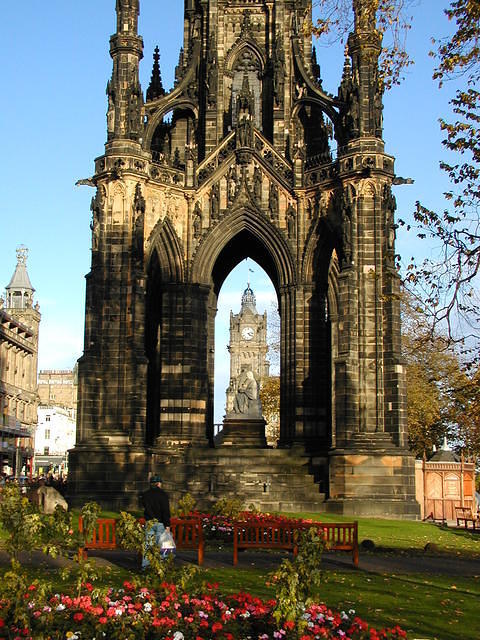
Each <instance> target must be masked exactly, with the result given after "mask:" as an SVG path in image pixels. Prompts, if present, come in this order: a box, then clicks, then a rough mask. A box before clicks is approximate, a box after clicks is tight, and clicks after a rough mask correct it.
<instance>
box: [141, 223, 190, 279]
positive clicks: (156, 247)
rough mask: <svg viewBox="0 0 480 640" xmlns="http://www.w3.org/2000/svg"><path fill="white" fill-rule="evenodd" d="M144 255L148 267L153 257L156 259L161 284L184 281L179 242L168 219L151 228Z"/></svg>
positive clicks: (181, 252)
mask: <svg viewBox="0 0 480 640" xmlns="http://www.w3.org/2000/svg"><path fill="white" fill-rule="evenodd" d="M146 254H147V259H146V263H147V265H149V266H150V265H151V264H152V262H153V257H154V256H155V257H156V260H157V261H158V270H159V272H160V274H161V280H162V282H183V281H184V279H185V271H184V264H183V251H182V246H181V241H180V240H179V238H178V236H177V234H176V232H175V229H174V227H173V225H172V223H171V221H170V219H169V218H164V220H163V221H161V222H159V223H158V224H157V225H156V226H155V227H154V228H153V231H152V233H151V234H150V238H149V240H148V246H147V252H146ZM148 270H149V269H148V268H147V271H148Z"/></svg>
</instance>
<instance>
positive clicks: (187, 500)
mask: <svg viewBox="0 0 480 640" xmlns="http://www.w3.org/2000/svg"><path fill="white" fill-rule="evenodd" d="M196 503H197V501H196V500H195V498H194V497H193V496H192V495H191V494H190V493H186V494H185V495H184V496H182V497H181V498H180V500H179V501H178V504H177V505H176V507H174V508H173V509H172V515H174V516H188V515H189V514H190V513H192V511H194V509H195V505H196Z"/></svg>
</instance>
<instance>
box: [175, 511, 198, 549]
mask: <svg viewBox="0 0 480 640" xmlns="http://www.w3.org/2000/svg"><path fill="white" fill-rule="evenodd" d="M170 529H171V531H172V536H173V539H174V540H175V544H176V545H177V547H178V548H179V549H197V548H198V547H199V546H200V545H203V528H202V522H201V520H199V519H198V518H171V520H170Z"/></svg>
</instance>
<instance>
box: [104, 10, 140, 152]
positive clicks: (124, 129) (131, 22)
mask: <svg viewBox="0 0 480 640" xmlns="http://www.w3.org/2000/svg"><path fill="white" fill-rule="evenodd" d="M116 10H117V32H116V33H115V34H114V35H113V36H112V37H111V38H110V55H111V57H112V60H113V72H112V78H111V80H110V81H109V82H108V85H107V95H108V112H107V128H108V140H109V141H113V140H125V139H127V140H128V139H129V140H133V141H135V142H138V141H139V139H140V138H141V137H142V133H143V95H142V89H141V86H140V81H139V63H140V60H141V59H142V58H143V40H142V38H141V37H139V36H138V33H137V29H138V14H139V12H140V6H139V0H117V7H116Z"/></svg>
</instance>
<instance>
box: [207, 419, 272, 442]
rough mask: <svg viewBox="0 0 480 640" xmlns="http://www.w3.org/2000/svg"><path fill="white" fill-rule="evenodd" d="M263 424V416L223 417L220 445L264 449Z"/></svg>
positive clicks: (265, 440)
mask: <svg viewBox="0 0 480 640" xmlns="http://www.w3.org/2000/svg"><path fill="white" fill-rule="evenodd" d="M265 425H266V422H265V420H264V419H263V418H225V420H224V421H223V430H222V431H221V432H220V437H219V438H218V440H219V443H221V446H222V447H232V446H237V447H242V448H247V449H266V447H267V439H266V438H265Z"/></svg>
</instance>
